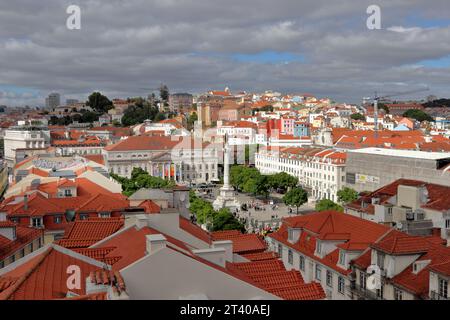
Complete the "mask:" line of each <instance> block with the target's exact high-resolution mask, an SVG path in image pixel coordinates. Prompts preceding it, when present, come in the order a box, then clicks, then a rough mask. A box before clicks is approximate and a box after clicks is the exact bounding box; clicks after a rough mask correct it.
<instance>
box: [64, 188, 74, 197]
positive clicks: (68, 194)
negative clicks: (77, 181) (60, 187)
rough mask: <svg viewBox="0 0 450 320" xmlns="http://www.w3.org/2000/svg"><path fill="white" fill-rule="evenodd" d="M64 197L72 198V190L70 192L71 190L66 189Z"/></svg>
mask: <svg viewBox="0 0 450 320" xmlns="http://www.w3.org/2000/svg"><path fill="white" fill-rule="evenodd" d="M64 196H65V197H72V190H70V189H65V190H64Z"/></svg>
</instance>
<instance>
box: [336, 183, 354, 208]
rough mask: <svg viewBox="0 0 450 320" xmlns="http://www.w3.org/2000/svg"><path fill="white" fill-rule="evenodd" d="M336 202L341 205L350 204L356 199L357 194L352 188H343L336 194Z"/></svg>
mask: <svg viewBox="0 0 450 320" xmlns="http://www.w3.org/2000/svg"><path fill="white" fill-rule="evenodd" d="M337 197H338V201H339V202H342V203H345V204H347V203H350V202H352V201H355V200H356V199H358V192H357V191H356V190H354V189H352V188H349V187H345V188H343V189H341V190H339V191H338V192H337Z"/></svg>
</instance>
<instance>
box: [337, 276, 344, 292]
mask: <svg viewBox="0 0 450 320" xmlns="http://www.w3.org/2000/svg"><path fill="white" fill-rule="evenodd" d="M344 290H345V279H344V278H343V277H339V278H338V291H339V293H342V294H344Z"/></svg>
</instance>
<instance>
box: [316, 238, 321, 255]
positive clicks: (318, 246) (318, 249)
mask: <svg viewBox="0 0 450 320" xmlns="http://www.w3.org/2000/svg"><path fill="white" fill-rule="evenodd" d="M321 251H322V243H321V242H320V241H317V243H316V252H317V253H318V254H321Z"/></svg>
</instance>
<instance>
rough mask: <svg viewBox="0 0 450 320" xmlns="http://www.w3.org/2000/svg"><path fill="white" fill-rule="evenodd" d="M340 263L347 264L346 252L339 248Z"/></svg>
mask: <svg viewBox="0 0 450 320" xmlns="http://www.w3.org/2000/svg"><path fill="white" fill-rule="evenodd" d="M339 264H340V265H341V266H345V252H344V251H343V250H339Z"/></svg>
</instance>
